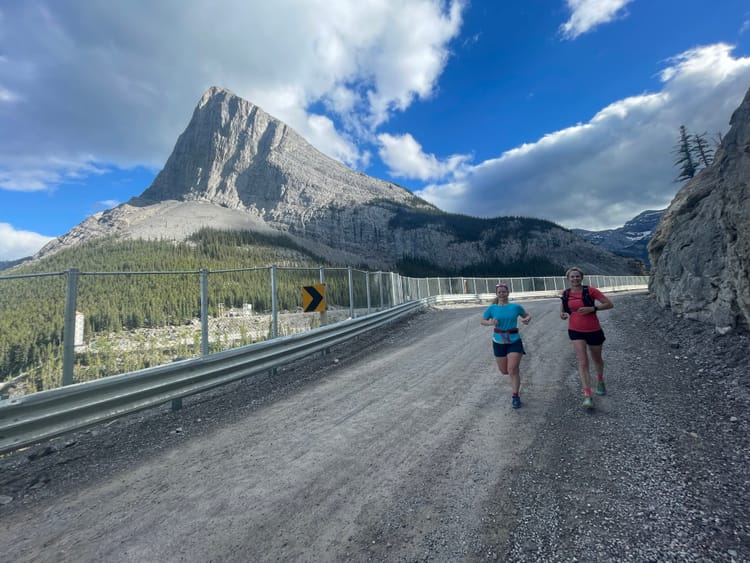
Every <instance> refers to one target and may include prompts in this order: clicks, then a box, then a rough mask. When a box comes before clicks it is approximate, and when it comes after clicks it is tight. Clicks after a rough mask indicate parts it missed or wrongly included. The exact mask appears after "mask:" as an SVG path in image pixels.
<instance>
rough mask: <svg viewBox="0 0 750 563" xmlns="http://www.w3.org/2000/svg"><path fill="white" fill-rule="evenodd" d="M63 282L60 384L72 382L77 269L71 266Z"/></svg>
mask: <svg viewBox="0 0 750 563" xmlns="http://www.w3.org/2000/svg"><path fill="white" fill-rule="evenodd" d="M66 277H67V280H66V282H65V319H64V320H63V372H62V384H63V385H70V384H71V383H73V363H74V361H75V324H76V301H77V299H78V270H77V269H75V268H71V269H70V270H68V272H67V275H66Z"/></svg>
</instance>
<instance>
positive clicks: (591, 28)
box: [0, 0, 750, 260]
mask: <svg viewBox="0 0 750 563" xmlns="http://www.w3.org/2000/svg"><path fill="white" fill-rule="evenodd" d="M210 86H220V87H223V88H228V89H229V90H231V91H233V92H234V93H236V94H237V95H239V96H241V97H243V98H245V99H247V100H249V101H251V102H253V103H255V104H257V105H258V106H260V107H261V108H263V109H264V110H265V111H266V112H268V113H270V114H271V115H273V116H275V117H277V118H279V119H281V120H282V121H284V122H286V123H287V124H289V125H290V126H292V127H293V128H294V129H296V130H297V131H298V132H299V133H300V134H301V135H303V136H304V137H305V138H306V139H307V140H308V141H310V142H311V143H312V144H313V145H314V146H316V147H317V148H318V149H319V150H321V151H323V152H324V153H326V154H328V155H329V156H332V157H334V158H337V159H339V160H341V161H343V162H345V163H346V164H348V165H350V166H351V167H353V168H355V169H357V170H360V171H362V172H364V173H366V174H369V175H371V176H375V177H378V178H382V179H385V180H389V181H393V182H396V183H398V184H400V185H402V186H405V187H407V188H408V189H410V190H412V191H413V192H415V193H416V194H418V195H420V196H421V197H423V198H425V199H427V200H428V201H431V202H432V203H434V204H435V205H437V206H438V207H440V208H441V209H443V210H445V211H449V212H455V213H464V214H468V215H474V216H479V217H496V216H501V215H523V216H531V217H540V218H544V219H549V220H552V221H555V222H556V223H558V224H560V225H563V226H566V227H569V228H575V227H580V228H586V229H604V228H613V227H618V226H621V225H622V224H624V223H625V222H626V221H627V220H628V219H630V218H632V217H634V216H635V215H637V214H638V213H639V212H641V211H644V210H646V209H661V208H664V207H666V206H667V205H668V204H669V202H670V201H671V199H672V197H673V196H674V194H675V192H676V191H677V189H679V187H680V184H678V183H675V182H674V181H673V180H674V178H675V176H676V175H677V170H676V168H675V167H674V165H673V161H674V155H673V153H672V151H673V147H674V144H675V143H676V141H677V134H678V130H679V126H680V125H685V126H686V127H687V129H688V131H689V132H692V133H704V132H705V133H707V134H708V135H709V137H714V136H715V135H717V134H718V133H726V131H727V130H728V128H729V118H730V116H731V113H732V112H733V111H734V109H736V107H737V106H738V105H739V103H740V102H741V101H742V98H743V96H744V94H745V92H746V90H747V89H748V88H749V87H750V2H748V1H747V0H720V1H715V0H710V1H709V0H679V1H677V0H517V1H511V0H503V1H497V0H484V1H479V0H475V1H473V2H469V1H465V0H443V1H438V0H392V1H388V0H384V1H381V2H364V1H358V0H275V1H274V2H266V1H265V0H264V1H262V2H261V1H260V0H213V1H209V0H157V1H154V0H129V1H127V2H111V0H27V1H24V2H19V1H15V0H0V131H2V135H0V260H11V259H15V258H19V257H23V256H28V255H30V254H33V253H34V252H36V251H37V250H38V249H39V248H40V247H41V246H42V245H43V244H45V243H46V242H47V241H48V240H50V238H52V237H55V236H59V235H62V234H64V233H66V232H67V231H69V230H70V229H71V228H73V227H74V226H75V225H77V224H78V223H80V222H81V221H83V220H84V219H85V218H86V217H88V216H90V215H92V214H93V213H96V212H98V211H101V210H104V209H108V208H111V207H114V206H116V205H118V204H119V203H122V202H125V201H127V200H128V199H129V198H130V197H133V196H137V195H139V194H140V193H142V192H143V191H144V190H145V189H146V188H147V187H148V186H149V185H150V183H151V181H152V180H153V178H154V176H155V175H156V173H157V172H158V171H159V170H160V169H161V167H162V166H163V164H164V162H165V161H166V159H167V157H168V156H169V154H170V152H171V150H172V148H173V146H174V143H175V142H176V140H177V137H178V136H179V134H180V133H181V132H182V131H183V130H184V128H185V127H186V126H187V124H188V122H189V120H190V117H191V115H192V112H193V109H194V108H195V106H196V104H197V102H198V100H199V99H200V97H201V96H202V94H203V92H204V91H205V90H206V89H207V88H209V87H210Z"/></svg>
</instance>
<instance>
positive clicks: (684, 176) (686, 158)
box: [674, 125, 697, 182]
mask: <svg viewBox="0 0 750 563" xmlns="http://www.w3.org/2000/svg"><path fill="white" fill-rule="evenodd" d="M692 146H693V145H692V142H691V138H690V135H689V134H688V132H687V130H686V129H685V126H684V125H680V140H679V141H678V142H677V145H676V146H675V151H674V152H675V154H676V155H677V160H675V165H676V166H678V167H679V168H680V173H679V175H678V176H677V178H676V179H675V182H680V181H682V180H689V179H690V178H692V177H693V176H695V173H696V171H697V166H696V164H695V161H694V160H693V149H692Z"/></svg>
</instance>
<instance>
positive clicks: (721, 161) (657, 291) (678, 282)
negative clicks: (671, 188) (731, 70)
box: [649, 90, 750, 333]
mask: <svg viewBox="0 0 750 563" xmlns="http://www.w3.org/2000/svg"><path fill="white" fill-rule="evenodd" d="M730 125H731V127H730V130H729V132H728V133H727V134H726V136H725V137H724V139H723V140H722V143H721V145H720V147H719V148H718V149H717V151H716V155H715V158H714V162H713V164H712V165H711V166H709V167H707V168H705V169H704V170H703V171H702V172H701V173H700V174H699V175H698V176H696V177H695V178H693V179H692V180H690V181H689V182H687V183H686V184H685V185H684V186H683V187H682V188H681V189H680V190H679V192H677V195H676V196H675V198H674V200H673V201H672V203H671V204H670V206H669V207H668V208H667V210H666V212H665V213H664V215H663V217H662V219H661V222H660V223H659V226H658V227H657V229H656V232H655V233H654V236H653V238H652V240H651V243H650V244H649V256H650V258H651V263H652V273H651V279H650V283H649V286H650V291H651V293H652V294H653V295H654V296H655V298H656V300H657V302H658V303H659V304H660V305H662V306H663V307H670V308H671V309H673V310H674V312H676V313H678V314H680V315H683V316H685V317H689V318H693V319H698V320H701V321H707V322H711V323H713V324H714V325H715V326H716V328H717V330H718V331H719V332H722V333H723V332H727V331H729V330H732V329H734V328H739V329H742V330H748V329H750V275H748V272H749V271H750V90H748V92H747V94H746V95H745V99H744V100H743V102H742V104H741V105H740V107H739V108H737V110H736V111H735V112H734V114H733V115H732V118H731V120H730Z"/></svg>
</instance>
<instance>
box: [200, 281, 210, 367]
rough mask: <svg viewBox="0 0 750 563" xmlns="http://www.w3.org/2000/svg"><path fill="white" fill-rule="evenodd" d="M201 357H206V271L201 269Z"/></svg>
mask: <svg viewBox="0 0 750 563" xmlns="http://www.w3.org/2000/svg"><path fill="white" fill-rule="evenodd" d="M200 276H201V356H208V270H207V269H206V268H201V271H200Z"/></svg>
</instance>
